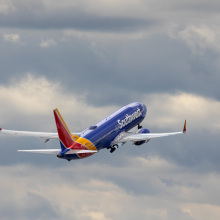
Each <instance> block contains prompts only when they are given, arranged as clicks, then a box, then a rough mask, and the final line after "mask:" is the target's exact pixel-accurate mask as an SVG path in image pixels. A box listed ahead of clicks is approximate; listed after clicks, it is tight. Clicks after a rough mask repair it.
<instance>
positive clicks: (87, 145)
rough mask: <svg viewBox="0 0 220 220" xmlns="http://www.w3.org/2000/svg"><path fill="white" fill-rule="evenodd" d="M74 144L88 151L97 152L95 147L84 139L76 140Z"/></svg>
mask: <svg viewBox="0 0 220 220" xmlns="http://www.w3.org/2000/svg"><path fill="white" fill-rule="evenodd" d="M76 142H77V143H80V144H82V145H84V146H85V147H86V148H88V149H89V150H97V149H96V147H95V145H94V144H93V143H92V142H91V141H89V140H87V139H86V138H82V137H80V138H79V139H77V141H76Z"/></svg>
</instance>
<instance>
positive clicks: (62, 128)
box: [53, 108, 74, 150]
mask: <svg viewBox="0 0 220 220" xmlns="http://www.w3.org/2000/svg"><path fill="white" fill-rule="evenodd" d="M53 112H54V117H55V121H56V126H57V132H58V136H59V139H60V145H61V149H62V150H65V148H68V147H70V146H71V145H72V144H73V143H74V139H73V137H72V134H71V133H70V131H69V129H68V127H67V125H66V123H65V122H64V120H63V118H62V116H61V114H60V113H59V111H58V109H57V108H56V109H55V110H53Z"/></svg>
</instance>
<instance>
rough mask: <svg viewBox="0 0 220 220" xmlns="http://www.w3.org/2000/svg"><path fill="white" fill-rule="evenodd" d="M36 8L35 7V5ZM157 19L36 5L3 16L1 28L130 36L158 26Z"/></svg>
mask: <svg viewBox="0 0 220 220" xmlns="http://www.w3.org/2000/svg"><path fill="white" fill-rule="evenodd" d="M32 4H33V5H32ZM156 23H157V22H156V21H155V20H154V19H145V18H132V17H129V16H127V17H125V16H108V15H106V16H104V15H98V14H94V13H89V12H84V11H83V10H82V9H81V8H78V7H76V8H73V7H70V8H64V9H62V8H60V9H56V10H48V9H46V8H45V7H44V6H43V5H38V4H37V6H36V3H34V2H33V3H31V2H30V4H21V5H16V10H15V11H12V12H10V13H6V14H3V13H2V14H0V27H4V28H5V27H7V28H22V29H43V30H48V29H59V30H62V29H67V28H68V29H70V28H71V29H76V30H81V31H83V30H84V31H103V32H127V31H136V30H139V29H142V28H148V27H151V26H152V25H155V24H156Z"/></svg>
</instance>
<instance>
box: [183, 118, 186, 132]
mask: <svg viewBox="0 0 220 220" xmlns="http://www.w3.org/2000/svg"><path fill="white" fill-rule="evenodd" d="M183 133H186V120H185V123H184V127H183Z"/></svg>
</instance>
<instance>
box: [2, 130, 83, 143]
mask: <svg viewBox="0 0 220 220" xmlns="http://www.w3.org/2000/svg"><path fill="white" fill-rule="evenodd" d="M0 134H5V135H17V136H31V137H38V138H43V139H45V140H46V141H48V140H50V139H59V137H58V133H51V132H32V131H14V130H5V129H2V128H0ZM72 135H80V133H72Z"/></svg>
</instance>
